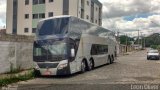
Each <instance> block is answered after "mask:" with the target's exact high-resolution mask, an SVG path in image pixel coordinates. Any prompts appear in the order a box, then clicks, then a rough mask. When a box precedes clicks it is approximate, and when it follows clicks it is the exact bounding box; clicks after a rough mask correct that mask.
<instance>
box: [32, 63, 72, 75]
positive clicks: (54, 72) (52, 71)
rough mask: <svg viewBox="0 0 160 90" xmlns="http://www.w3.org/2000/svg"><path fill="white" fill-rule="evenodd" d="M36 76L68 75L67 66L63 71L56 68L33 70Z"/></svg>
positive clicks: (68, 68) (68, 69)
mask: <svg viewBox="0 0 160 90" xmlns="http://www.w3.org/2000/svg"><path fill="white" fill-rule="evenodd" d="M34 72H35V74H36V76H55V75H70V74H71V72H70V67H69V65H68V66H67V67H65V68H63V69H57V68H48V69H47V68H43V69H41V68H40V69H34Z"/></svg>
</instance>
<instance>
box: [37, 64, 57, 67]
mask: <svg viewBox="0 0 160 90" xmlns="http://www.w3.org/2000/svg"><path fill="white" fill-rule="evenodd" d="M58 64H59V63H38V66H39V67H40V68H56V67H57V66H58Z"/></svg>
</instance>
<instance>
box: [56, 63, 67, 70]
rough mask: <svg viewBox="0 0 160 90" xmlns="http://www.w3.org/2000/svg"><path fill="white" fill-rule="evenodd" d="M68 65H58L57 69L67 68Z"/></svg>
mask: <svg viewBox="0 0 160 90" xmlns="http://www.w3.org/2000/svg"><path fill="white" fill-rule="evenodd" d="M67 65H68V63H64V64H60V65H59V67H58V69H63V68H65V67H67Z"/></svg>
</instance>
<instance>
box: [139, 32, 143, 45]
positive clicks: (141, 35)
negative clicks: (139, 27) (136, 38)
mask: <svg viewBox="0 0 160 90" xmlns="http://www.w3.org/2000/svg"><path fill="white" fill-rule="evenodd" d="M140 33H141V47H143V36H142V32H140Z"/></svg>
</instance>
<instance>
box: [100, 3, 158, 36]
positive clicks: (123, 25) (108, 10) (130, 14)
mask: <svg viewBox="0 0 160 90" xmlns="http://www.w3.org/2000/svg"><path fill="white" fill-rule="evenodd" d="M100 1H101V2H102V3H103V27H105V28H107V29H110V30H113V31H115V32H117V31H120V32H124V33H125V34H126V33H127V34H129V35H132V36H137V33H138V30H140V32H143V34H146V35H148V34H151V33H153V32H159V33H160V22H159V21H160V1H159V0H100ZM126 17H127V18H126ZM127 19H128V20H127ZM153 22H154V23H153ZM158 24H159V25H158Z"/></svg>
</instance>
